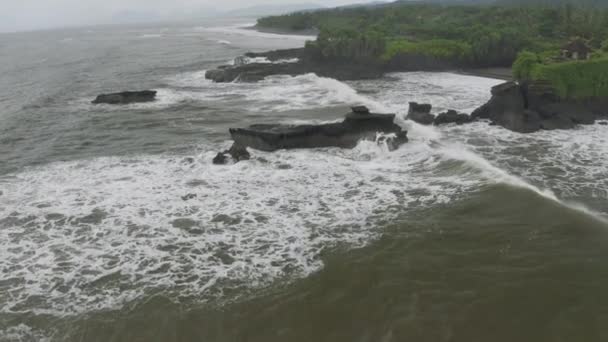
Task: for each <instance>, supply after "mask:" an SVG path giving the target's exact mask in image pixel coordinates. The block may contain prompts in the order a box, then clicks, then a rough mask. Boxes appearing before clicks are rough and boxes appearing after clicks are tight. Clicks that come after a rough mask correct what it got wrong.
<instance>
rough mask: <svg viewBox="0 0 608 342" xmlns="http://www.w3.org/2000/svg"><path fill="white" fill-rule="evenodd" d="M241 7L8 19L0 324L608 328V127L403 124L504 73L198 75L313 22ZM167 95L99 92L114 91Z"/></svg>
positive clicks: (335, 332)
mask: <svg viewBox="0 0 608 342" xmlns="http://www.w3.org/2000/svg"><path fill="white" fill-rule="evenodd" d="M237 24H241V22H236V21H225V22H220V21H218V22H209V23H206V24H205V23H203V24H201V23H196V24H191V25H186V24H180V25H167V26H166V27H162V26H161V27H122V28H120V27H118V28H91V29H71V30H64V31H49V32H36V33H20V34H5V35H0V60H2V63H0V74H1V75H2V77H1V78H0V341H463V342H476V341H480V342H481V341H484V342H485V341H505V342H507V341H508V342H512V341H535V342H537V341H606V340H608V294H607V291H606V290H607V289H608V231H607V229H608V225H607V223H606V220H607V218H608V204H607V200H608V159H607V158H606V155H607V153H608V127H606V126H600V125H595V126H584V127H580V128H578V129H576V130H573V131H553V132H542V133H537V134H531V135H520V134H516V133H512V132H509V131H506V130H504V129H501V128H499V127H492V126H489V125H488V124H487V123H483V122H480V123H475V124H471V125H467V126H446V127H442V128H433V127H422V126H418V125H416V124H414V123H412V122H409V121H406V120H405V119H404V115H405V113H406V112H407V108H408V102H409V101H419V102H430V103H433V104H434V105H435V110H436V111H440V110H443V109H448V108H451V109H457V110H461V111H466V112H470V111H471V110H472V109H474V108H476V107H477V106H479V105H480V104H482V103H484V102H485V101H486V100H487V99H488V98H489V89H490V87H491V86H493V85H496V84H498V83H499V81H498V80H493V79H484V78H477V77H471V76H459V75H455V74H450V73H401V74H392V75H388V76H387V77H385V78H383V79H379V80H373V81H359V82H349V83H343V82H339V81H336V80H332V79H327V78H320V77H317V76H316V75H314V74H310V75H303V76H298V77H287V76H279V77H271V78H268V79H266V80H265V81H263V82H260V83H257V84H241V83H230V84H213V83H210V82H208V81H207V80H205V79H204V74H205V70H206V69H209V68H213V67H216V66H217V65H219V64H225V63H227V62H229V61H230V60H231V59H233V58H234V57H236V56H238V55H240V54H242V53H244V52H246V51H264V50H269V49H277V48H288V47H298V46H302V45H303V43H304V41H305V40H306V39H307V37H297V36H277V35H272V34H262V33H256V32H253V31H247V30H242V29H238V28H237V27H238V26H239V25H237ZM127 89H129V90H139V89H155V90H157V91H158V94H159V96H158V101H156V102H154V103H149V104H138V105H129V106H124V107H112V106H106V105H99V106H94V105H92V104H90V101H91V100H92V99H93V98H94V97H95V96H96V95H97V94H99V93H103V92H110V91H120V90H127ZM358 104H363V105H367V106H368V107H370V108H372V109H373V110H375V111H380V112H394V113H397V114H398V123H399V124H401V125H403V126H404V127H406V128H408V130H409V135H410V137H411V143H409V144H407V145H406V146H404V147H403V148H402V149H400V150H398V151H396V152H392V153H389V152H388V151H387V150H386V148H385V147H384V146H381V145H378V144H376V143H372V142H362V143H360V144H359V145H358V146H357V148H355V149H354V150H340V149H318V150H302V151H281V152H277V153H262V152H257V151H252V153H253V157H254V159H253V160H252V161H250V162H242V163H239V164H236V165H228V166H213V165H211V159H212V158H213V156H214V154H215V153H216V152H217V151H218V150H221V149H224V148H226V147H227V146H229V144H230V141H229V137H228V134H227V129H228V128H229V127H234V126H244V125H248V124H251V123H254V122H283V123H313V122H314V123H318V122H329V121H335V120H338V119H340V118H341V117H342V116H343V115H344V114H345V113H346V112H347V111H348V109H347V108H348V106H350V105H358Z"/></svg>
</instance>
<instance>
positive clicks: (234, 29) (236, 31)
mask: <svg viewBox="0 0 608 342" xmlns="http://www.w3.org/2000/svg"><path fill="white" fill-rule="evenodd" d="M254 25H255V24H252V23H246V24H238V25H231V26H224V27H197V28H195V30H197V31H205V32H215V33H222V34H226V35H236V36H248V37H255V38H263V39H269V40H277V39H278V40H296V41H302V42H304V41H307V40H314V39H315V38H316V36H305V35H288V34H275V33H265V32H260V31H256V30H253V29H250V28H249V27H252V26H254Z"/></svg>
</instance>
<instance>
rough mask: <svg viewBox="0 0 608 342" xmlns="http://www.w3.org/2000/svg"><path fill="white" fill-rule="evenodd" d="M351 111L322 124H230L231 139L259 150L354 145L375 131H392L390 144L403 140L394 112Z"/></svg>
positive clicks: (370, 137)
mask: <svg viewBox="0 0 608 342" xmlns="http://www.w3.org/2000/svg"><path fill="white" fill-rule="evenodd" d="M361 111H362V110H359V112H352V113H350V114H347V115H346V118H345V119H344V121H342V122H340V123H331V124H323V125H297V126H294V125H277V124H262V125H252V126H250V127H248V128H232V129H230V134H231V135H232V139H233V140H234V141H235V143H237V144H239V145H241V146H246V147H251V148H254V149H256V150H261V151H269V152H271V151H276V150H281V149H295V148H319V147H341V148H354V147H355V146H356V145H357V143H358V142H359V141H360V140H363V139H366V140H375V139H376V135H377V133H386V134H390V133H394V134H396V135H397V137H398V139H395V140H394V143H392V144H393V145H394V146H396V145H398V144H400V143H403V142H405V141H407V132H405V131H403V129H402V128H401V127H400V126H399V125H397V124H395V123H394V120H395V115H394V114H373V113H361Z"/></svg>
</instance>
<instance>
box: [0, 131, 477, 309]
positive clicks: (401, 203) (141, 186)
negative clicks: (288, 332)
mask: <svg viewBox="0 0 608 342" xmlns="http://www.w3.org/2000/svg"><path fill="white" fill-rule="evenodd" d="M255 155H256V157H262V158H264V160H254V161H251V162H247V163H239V164H236V165H230V166H224V167H215V166H212V165H210V160H211V158H212V157H213V153H212V152H211V151H209V152H203V153H201V154H200V155H198V156H197V157H196V158H195V161H194V163H191V162H190V161H187V160H184V159H183V158H178V157H152V156H147V157H146V156H142V157H133V158H102V159H96V160H91V161H81V162H71V163H57V164H52V165H49V166H45V167H41V168H36V169H32V170H30V171H26V172H23V173H20V174H15V175H10V176H7V177H3V178H2V179H1V184H2V188H3V189H5V192H4V195H3V196H2V197H0V204H1V209H0V216H2V217H5V219H3V220H2V221H1V225H2V229H1V230H0V241H1V242H0V244H1V245H2V246H1V247H2V248H1V249H0V250H1V251H0V267H2V268H10V269H12V270H13V271H12V272H11V277H10V279H8V281H7V282H8V284H9V285H8V286H9V287H8V289H7V291H8V293H10V294H11V295H10V296H6V297H3V298H2V302H1V303H0V311H2V312H5V313H10V312H21V311H33V312H35V313H38V314H52V315H59V316H61V315H70V314H78V313H84V312H89V311H97V310H105V309H114V308H119V307H121V306H123V305H124V304H126V303H129V302H131V301H133V300H135V299H136V298H140V297H141V296H143V295H146V294H150V293H155V292H158V291H161V292H163V293H164V294H165V295H167V296H170V297H173V298H178V297H180V296H194V297H197V298H200V300H208V299H211V298H221V297H222V292H223V290H225V289H228V288H232V287H254V288H255V287H259V286H265V285H268V284H269V283H271V282H273V281H276V280H278V279H292V278H299V277H304V276H306V275H308V274H310V273H311V272H314V271H317V270H319V269H320V268H321V267H322V262H321V259H320V253H321V252H322V251H323V250H324V249H327V248H332V247H334V246H337V245H341V246H350V247H351V248H352V247H358V246H363V245H365V244H367V243H369V242H370V241H373V240H374V239H376V238H377V237H378V236H379V234H381V227H380V226H378V222H380V221H386V220H388V219H390V217H392V216H394V215H397V214H398V213H401V212H402V211H403V209H399V208H408V207H412V208H418V207H419V206H433V205H437V204H440V203H447V202H449V201H451V200H452V199H453V198H457V197H458V196H460V195H461V194H463V193H465V192H466V191H468V190H471V189H472V188H473V187H474V186H475V184H477V182H478V179H477V175H475V174H472V175H460V176H457V175H455V176H446V175H441V174H436V173H434V171H433V169H434V168H437V167H438V165H439V164H440V163H441V162H442V161H441V158H438V156H437V155H432V154H431V155H429V149H428V147H427V146H425V145H423V144H413V145H412V146H411V147H410V148H408V149H403V150H400V151H399V152H398V153H388V152H387V150H386V148H385V147H382V146H378V145H377V144H376V143H374V142H363V143H361V144H360V145H359V146H358V147H357V148H356V149H354V150H352V151H350V150H339V149H328V150H311V151H284V152H277V153H269V154H267V153H258V152H256V153H255ZM24 228H27V229H24ZM26 251H29V252H27V253H26ZM220 284H221V285H220ZM31 298H41V299H42V301H41V303H39V304H37V305H36V306H34V307H30V306H29V305H28V302H29V300H31Z"/></svg>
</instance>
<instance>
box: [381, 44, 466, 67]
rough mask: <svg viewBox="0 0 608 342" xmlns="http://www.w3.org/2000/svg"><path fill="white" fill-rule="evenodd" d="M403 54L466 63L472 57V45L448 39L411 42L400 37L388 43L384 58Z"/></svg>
mask: <svg viewBox="0 0 608 342" xmlns="http://www.w3.org/2000/svg"><path fill="white" fill-rule="evenodd" d="M403 54H419V55H424V56H429V57H434V58H438V59H446V60H450V61H456V62H460V63H466V62H468V61H470V59H471V46H470V45H469V44H467V43H465V42H461V41H457V40H447V39H432V40H425V41H422V42H410V41H407V40H401V39H400V40H394V41H391V42H390V43H388V44H387V47H386V51H385V53H384V55H383V56H382V58H383V59H384V60H385V61H388V60H391V59H392V58H394V57H396V56H399V55H403Z"/></svg>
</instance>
